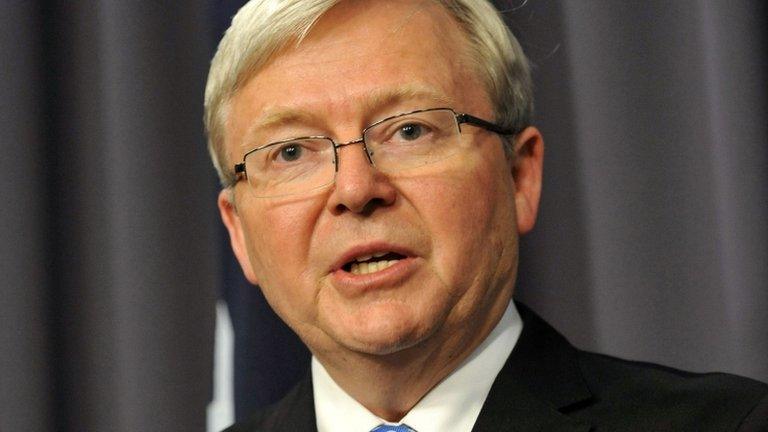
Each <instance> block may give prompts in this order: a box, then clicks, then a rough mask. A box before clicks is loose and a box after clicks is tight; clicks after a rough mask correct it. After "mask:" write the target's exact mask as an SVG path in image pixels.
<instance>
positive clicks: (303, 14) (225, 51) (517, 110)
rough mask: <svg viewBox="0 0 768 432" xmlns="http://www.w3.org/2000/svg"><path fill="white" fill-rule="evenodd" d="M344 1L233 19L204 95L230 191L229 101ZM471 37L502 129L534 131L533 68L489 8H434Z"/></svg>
mask: <svg viewBox="0 0 768 432" xmlns="http://www.w3.org/2000/svg"><path fill="white" fill-rule="evenodd" d="M341 1H342V0H251V1H250V2H248V3H247V4H246V5H245V6H243V7H242V8H241V9H240V10H239V11H238V12H237V14H236V15H235V16H234V18H233V19H232V25H231V26H230V27H229V29H228V30H227V31H226V33H225V34H224V37H223V38H222V40H221V42H220V43H219V47H218V50H217V51H216V55H215V56H214V57H213V60H212V61H211V68H210V71H209V73H208V82H207V84H206V87H205V115H204V123H205V128H206V131H207V133H208V151H209V152H210V154H211V159H212V160H213V164H214V166H215V167H216V171H217V172H218V174H219V180H220V181H221V184H222V185H223V186H224V187H227V186H230V185H232V184H233V183H234V181H235V177H234V173H233V172H232V171H231V169H230V168H229V166H230V164H231V162H230V161H229V157H228V156H227V152H226V149H225V147H224V127H225V125H226V121H227V114H228V107H229V101H230V100H231V99H232V97H233V96H234V95H235V93H237V91H238V89H239V88H241V87H242V86H243V85H244V84H245V82H246V81H247V80H248V79H249V78H250V77H252V76H253V74H254V73H256V72H257V71H258V70H259V69H261V68H262V67H264V65H265V64H266V63H267V62H268V61H269V60H271V59H272V58H273V57H274V56H275V55H276V54H277V53H279V52H280V51H281V50H282V49H283V48H285V47H286V46H287V45H288V44H289V43H292V42H293V43H295V44H299V43H301V41H302V40H303V39H304V38H305V37H306V35H307V34H308V33H309V31H310V30H311V28H312V26H313V25H314V23H315V22H317V20H318V19H320V17H321V16H323V14H325V13H326V12H327V11H328V10H329V9H331V8H332V7H333V6H334V5H336V4H337V3H339V2H341ZM432 1H434V2H436V3H438V4H440V5H442V6H443V7H444V8H445V9H446V10H447V11H448V12H449V13H450V14H451V15H452V16H453V17H454V18H455V19H456V22H457V23H458V24H459V26H460V27H461V30H462V32H463V33H464V35H465V36H466V37H467V42H468V48H469V53H468V54H469V57H470V60H472V61H473V62H474V63H475V64H474V66H475V67H476V68H477V71H478V73H479V74H480V76H481V79H482V80H483V81H484V85H485V88H486V91H487V93H488V97H489V98H490V101H491V103H492V105H493V107H494V110H495V112H496V118H495V119H494V120H495V121H496V122H497V123H499V125H500V126H503V127H505V128H509V129H513V130H516V131H519V130H521V129H523V128H524V127H525V126H527V125H528V124H530V120H531V115H532V112H533V90H532V84H531V77H530V70H529V66H528V60H527V59H526V58H525V54H523V50H522V48H521V47H520V44H519V43H518V42H517V39H516V38H515V36H514V35H513V34H512V33H511V32H510V31H509V29H508V28H507V26H506V25H505V24H504V21H503V20H502V18H501V16H500V15H499V13H498V12H497V11H496V9H495V8H494V7H493V5H492V4H491V3H490V2H489V1H488V0H432Z"/></svg>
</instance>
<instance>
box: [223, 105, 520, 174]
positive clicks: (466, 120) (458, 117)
mask: <svg viewBox="0 0 768 432" xmlns="http://www.w3.org/2000/svg"><path fill="white" fill-rule="evenodd" d="M429 111H450V112H451V113H452V114H453V116H454V120H455V121H456V126H457V127H458V129H459V133H461V125H462V124H469V125H472V126H477V127H480V128H482V129H485V130H487V131H490V132H493V133H496V134H499V135H505V136H511V135H515V134H516V133H517V132H519V131H517V130H515V129H508V128H504V127H501V126H499V125H497V124H495V123H491V122H489V121H487V120H483V119H481V118H479V117H475V116H473V115H471V114H467V113H457V112H456V111H455V110H454V109H453V108H448V107H440V108H426V109H419V110H415V111H408V112H404V113H400V114H395V115H392V116H389V117H386V118H383V119H381V120H377V121H376V122H374V123H371V124H370V125H368V126H366V127H365V128H364V129H363V130H362V132H361V133H360V137H359V138H355V139H353V140H351V141H346V142H341V143H340V142H336V141H335V140H334V139H333V138H331V137H328V136H325V135H310V136H302V137H295V138H290V139H285V140H280V141H274V142H271V143H269V144H265V145H263V146H259V147H256V148H254V149H251V150H248V151H247V152H246V153H245V154H244V155H243V161H242V162H239V163H237V164H235V167H234V171H235V179H234V181H233V182H232V184H231V185H230V186H234V185H235V184H237V183H238V182H239V181H240V180H243V179H247V178H248V173H247V172H246V169H245V159H246V158H247V157H248V155H250V154H251V153H255V152H257V151H259V150H263V149H265V148H267V147H272V146H275V145H279V144H285V143H289V142H291V141H296V140H304V139H324V140H328V141H329V142H330V143H331V144H333V162H334V168H333V169H334V172H339V153H338V149H339V148H341V147H346V146H349V145H353V144H363V150H364V151H365V155H366V157H367V158H368V162H369V163H370V164H371V165H373V166H376V164H375V163H374V162H373V159H371V154H370V152H368V147H367V145H366V142H365V134H366V133H367V132H368V131H369V130H370V129H371V128H374V127H376V126H378V125H380V124H382V123H384V122H387V121H390V120H392V119H395V118H398V117H403V116H407V115H411V114H418V113H423V112H429Z"/></svg>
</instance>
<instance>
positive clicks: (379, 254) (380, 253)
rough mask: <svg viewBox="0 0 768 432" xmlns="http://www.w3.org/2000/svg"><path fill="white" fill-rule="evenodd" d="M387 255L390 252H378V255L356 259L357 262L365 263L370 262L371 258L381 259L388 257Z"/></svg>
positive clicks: (362, 256)
mask: <svg viewBox="0 0 768 432" xmlns="http://www.w3.org/2000/svg"><path fill="white" fill-rule="evenodd" d="M387 253H388V252H377V253H375V254H373V255H361V256H359V257H357V258H355V261H357V262H363V261H368V260H369V259H371V258H381V257H383V256H384V255H386V254H387Z"/></svg>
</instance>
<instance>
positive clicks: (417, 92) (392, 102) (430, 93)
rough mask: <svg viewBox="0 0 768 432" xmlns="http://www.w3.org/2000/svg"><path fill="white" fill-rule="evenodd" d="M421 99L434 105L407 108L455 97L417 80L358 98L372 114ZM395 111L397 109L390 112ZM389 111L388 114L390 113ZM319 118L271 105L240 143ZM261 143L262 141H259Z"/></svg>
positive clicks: (448, 103) (439, 105)
mask: <svg viewBox="0 0 768 432" xmlns="http://www.w3.org/2000/svg"><path fill="white" fill-rule="evenodd" d="M415 100H418V101H423V102H425V103H432V104H435V105H434V106H424V107H421V106H419V107H409V108H411V109H421V108H443V107H453V106H454V104H455V100H454V99H453V98H451V97H449V96H447V95H445V94H444V93H442V92H439V91H437V90H436V89H434V88H432V87H429V86H425V85H420V84H405V85H402V86H399V87H396V88H390V89H379V90H374V91H372V92H371V93H370V94H369V95H367V96H366V97H365V99H364V100H363V101H362V107H363V109H362V112H363V113H372V114H373V115H376V116H381V115H380V113H381V111H383V110H386V109H388V108H390V107H393V106H396V105H398V104H401V103H403V102H407V101H415ZM393 114H399V113H393ZM393 114H390V115H393ZM322 120H323V119H322V118H321V117H320V116H319V115H318V114H317V113H316V112H313V111H308V110H305V109H301V108H287V107H281V106H277V107H273V108H268V109H267V110H266V113H265V114H264V115H262V116H261V117H260V118H259V119H258V120H256V121H255V122H254V123H253V124H251V125H250V126H249V127H248V131H247V132H246V134H245V139H244V140H243V142H242V146H244V147H250V146H253V145H254V144H255V143H254V141H255V139H254V138H255V137H256V136H257V134H258V133H259V132H260V131H265V130H268V129H272V128H275V127H277V126H281V125H290V124H294V125H296V124H304V125H308V124H313V123H314V124H317V123H321V122H322ZM376 120H377V119H376V118H371V119H368V120H367V121H368V123H373V122H375V121H376ZM262 144H263V143H262Z"/></svg>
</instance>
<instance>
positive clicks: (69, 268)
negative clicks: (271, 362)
mask: <svg viewBox="0 0 768 432" xmlns="http://www.w3.org/2000/svg"><path fill="white" fill-rule="evenodd" d="M161 3H164V4H161ZM207 8H208V5H207V3H206V2H205V1H202V0H200V1H184V2H132V1H101V2H78V1H44V2H43V1H40V2H38V1H28V0H3V1H2V2H0V53H1V54H0V55H2V64H0V71H2V72H1V73H2V76H0V86H1V87H0V89H1V93H0V94H1V97H0V130H1V131H2V151H1V152H0V191H1V192H0V193H1V194H2V206H0V244H2V249H1V251H2V252H1V253H2V255H0V290H1V291H0V296H1V297H0V317H1V319H2V321H1V324H0V336H1V337H2V339H0V340H1V341H2V342H1V344H2V345H1V348H0V431H4V432H5V431H9V432H10V431H72V432H75V431H77V432H81V431H173V430H176V431H202V430H204V429H205V408H206V404H207V403H208V400H209V397H210V393H211V376H212V374H211V368H212V339H213V314H214V307H213V304H214V299H215V294H214V292H215V287H216V284H217V282H218V279H217V271H218V270H217V269H218V267H219V265H218V262H217V255H218V245H219V244H220V240H219V232H218V222H217V220H216V219H217V215H216V212H215V200H214V198H215V181H214V179H213V171H212V170H211V168H210V164H209V162H208V160H207V154H206V151H205V145H204V140H203V138H202V133H201V129H202V126H201V125H202V121H201V119H202V103H201V100H202V94H203V90H202V89H203V85H204V81H205V77H206V73H207V64H208V60H209V57H210V46H211V44H210V39H211V38H210V35H209V33H208V27H207V23H208V16H207V13H208V9H207Z"/></svg>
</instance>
